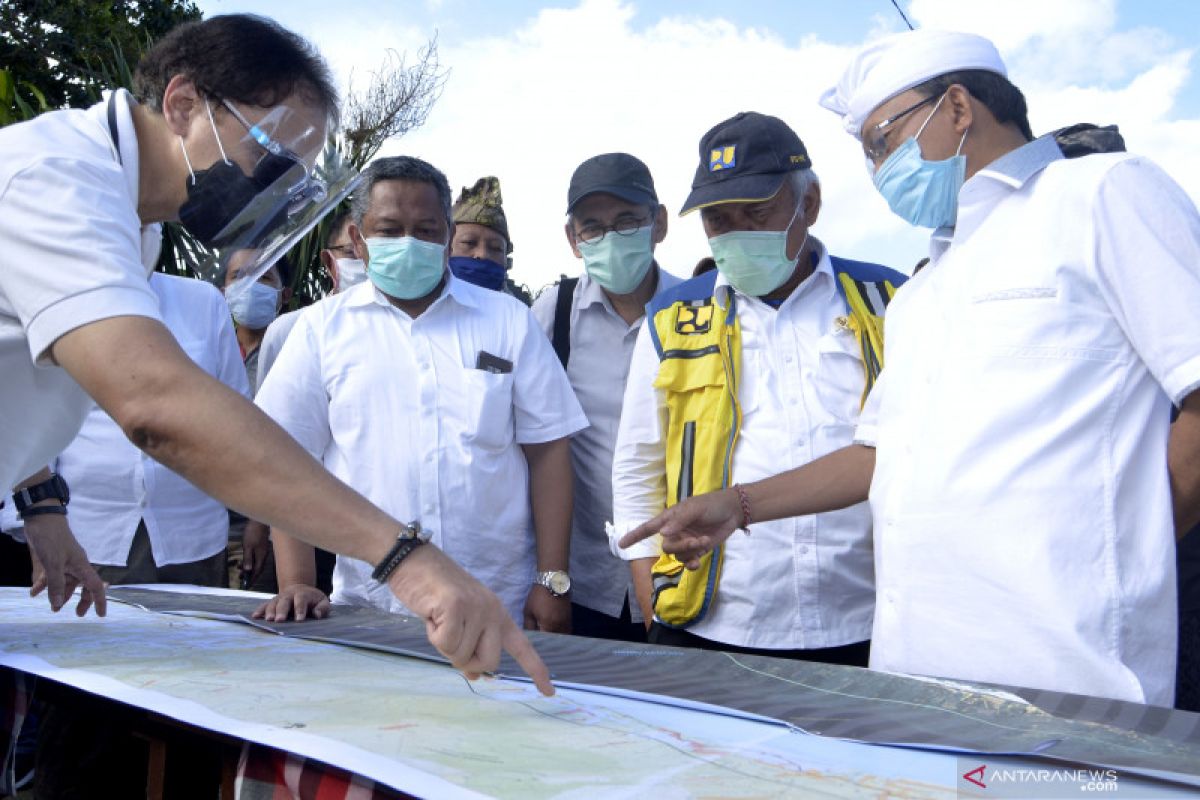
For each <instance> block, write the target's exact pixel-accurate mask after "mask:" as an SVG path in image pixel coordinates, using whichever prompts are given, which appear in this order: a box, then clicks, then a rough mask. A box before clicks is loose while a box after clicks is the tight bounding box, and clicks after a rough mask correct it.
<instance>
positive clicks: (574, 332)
mask: <svg viewBox="0 0 1200 800" xmlns="http://www.w3.org/2000/svg"><path fill="white" fill-rule="evenodd" d="M656 269H658V287H657V291H662V290H663V289H669V288H670V287H672V286H675V285H676V284H677V283H679V278H676V277H675V276H674V275H672V274H670V273H669V272H666V271H665V270H663V269H661V268H657V267H656ZM557 303H558V287H557V286H555V287H554V288H553V289H550V290H547V291H545V292H543V293H542V294H541V296H540V297H538V299H537V301H536V302H535V303H534V304H533V316H534V318H535V319H537V321H538V324H540V325H541V326H542V330H543V331H545V332H546V336H548V337H551V338H553V335H554V310H555V308H556V305H557ZM644 319H645V318H644V317H639V318H638V319H637V320H635V321H634V322H633V324H632V325H631V324H629V323H627V322H626V321H625V320H624V319H623V318H622V317H621V315H620V314H618V313H617V312H616V311H615V310H614V309H613V307H612V303H611V302H609V299H608V297H607V296H606V295H605V294H604V290H603V289H601V288H600V284H598V283H596V282H595V281H594V280H592V279H591V278H590V277H589V276H588V275H587V273H584V274H583V275H581V276H580V278H579V282H578V283H576V284H575V291H574V292H573V294H572V297H571V328H570V330H571V334H570V341H571V357H570V359H569V360H568V361H567V378H568V379H569V380H570V381H571V388H572V389H574V390H575V396H576V397H577V398H579V404H580V405H581V406H582V407H583V413H584V414H585V415H586V416H587V419H588V427H586V428H584V429H583V430H582V431H580V432H579V433H577V434H576V435H575V436H574V438H572V439H571V466H573V467H574V468H575V494H574V497H575V510H574V514H573V516H572V519H571V570H570V573H571V601H572V602H574V603H579V604H580V605H582V606H585V607H587V608H590V609H592V610H593V611H599V612H600V613H602V614H607V615H608V616H610V617H619V616H620V615H621V609H622V607H623V606H624V605H625V602H626V599H628V601H629V610H630V613H631V615H632V620H633V621H634V622H641V621H642V610H641V607H640V606H638V604H637V598H636V596H635V595H634V594H633V583H632V577H631V576H630V574H629V566H628V565H627V564H626V563H625V562H624V561H623V560H622V559H620V558H617V557H616V556H614V555H613V554H612V552H611V551H610V550H609V545H608V534H606V533H605V532H604V526H605V524H606V523H608V522H609V521H610V520H611V519H612V462H613V448H614V447H615V446H616V444H617V425H618V423H619V422H620V421H621V399H622V397H623V396H624V394H625V378H626V377H627V376H628V375H629V361H630V359H631V358H633V345H634V342H636V341H637V335H638V331H639V330H641V327H642V322H643V320H644Z"/></svg>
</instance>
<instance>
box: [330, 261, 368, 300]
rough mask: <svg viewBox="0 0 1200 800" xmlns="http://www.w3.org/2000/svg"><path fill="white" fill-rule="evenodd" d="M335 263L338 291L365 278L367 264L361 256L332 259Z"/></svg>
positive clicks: (344, 289) (355, 284) (342, 290)
mask: <svg viewBox="0 0 1200 800" xmlns="http://www.w3.org/2000/svg"><path fill="white" fill-rule="evenodd" d="M334 263H335V264H336V265H337V276H338V291H340V292H344V291H346V290H347V289H349V288H350V287H351V286H357V285H358V284H360V283H362V282H363V281H365V280H366V279H367V265H366V264H364V263H363V260H362V259H361V258H338V259H334Z"/></svg>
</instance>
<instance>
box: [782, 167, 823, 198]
mask: <svg viewBox="0 0 1200 800" xmlns="http://www.w3.org/2000/svg"><path fill="white" fill-rule="evenodd" d="M788 180H789V181H790V182H791V186H792V194H794V195H796V204H797V205H799V204H800V203H802V202H803V201H804V196H805V195H806V194H808V190H809V189H811V188H812V187H814V186H820V185H821V180H820V179H819V178H818V177H817V173H815V172H813V171H812V168H811V167H810V168H808V169H798V170H796V171H795V172H793V173H791V174H790V175H788Z"/></svg>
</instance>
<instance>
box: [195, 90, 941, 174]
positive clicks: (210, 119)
mask: <svg viewBox="0 0 1200 800" xmlns="http://www.w3.org/2000/svg"><path fill="white" fill-rule="evenodd" d="M939 102H940V101H939ZM204 110H205V111H207V112H208V124H209V125H211V126H212V132H213V138H214V139H216V140H217V149H218V150H220V151H221V160H222V161H224V162H225V163H226V164H229V163H231V162H230V160H229V156H227V155H225V146H224V145H222V144H221V134H219V133H217V121H216V120H214V119H213V115H212V107H211V106H210V105H209V104H208V98H207V97H206V98H204Z"/></svg>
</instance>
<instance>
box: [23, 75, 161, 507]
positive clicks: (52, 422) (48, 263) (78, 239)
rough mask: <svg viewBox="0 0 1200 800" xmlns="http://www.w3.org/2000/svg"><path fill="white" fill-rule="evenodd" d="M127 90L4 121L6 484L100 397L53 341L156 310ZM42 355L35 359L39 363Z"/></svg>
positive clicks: (41, 458)
mask: <svg viewBox="0 0 1200 800" xmlns="http://www.w3.org/2000/svg"><path fill="white" fill-rule="evenodd" d="M132 102H133V101H132V99H130V98H129V95H128V93H126V92H124V91H120V92H118V93H117V94H116V97H115V101H114V104H115V108H114V111H115V114H116V121H117V128H118V131H119V138H120V144H121V147H120V153H119V156H120V157H119V158H118V152H117V148H116V146H115V145H114V143H113V139H112V137H111V136H110V135H109V128H108V123H107V108H108V106H107V103H100V104H97V105H96V106H93V107H92V108H90V109H87V110H72V109H68V110H64V111H52V112H49V113H46V114H42V115H41V116H39V117H37V118H35V119H33V120H30V121H29V122H22V123H19V124H16V125H10V126H8V127H5V128H0V153H3V156H2V157H0V243H2V246H0V375H3V376H4V377H3V380H0V489H3V490H4V491H8V490H9V489H10V488H11V487H12V486H13V485H14V484H16V483H19V482H20V481H22V480H24V479H25V478H27V477H29V476H30V475H32V474H34V473H35V472H37V471H38V470H39V469H41V468H42V467H45V466H46V465H47V464H49V463H50V460H51V459H52V458H53V457H54V456H55V455H56V454H57V453H58V452H59V451H61V450H62V449H63V448H64V447H66V446H67V444H69V443H70V441H71V439H72V438H74V436H75V433H76V432H77V431H78V430H79V426H80V425H81V424H82V423H83V419H84V417H85V416H86V414H87V410H88V408H89V406H90V404H91V400H90V399H89V398H88V397H87V395H86V394H85V393H84V392H83V390H82V389H81V388H80V387H79V385H78V384H76V383H75V381H73V380H72V379H71V377H70V376H69V375H67V373H66V372H64V371H63V370H62V369H60V368H58V367H54V366H52V365H51V364H50V363H49V359H48V355H47V352H46V351H47V349H48V348H49V347H50V345H52V344H53V343H54V342H55V340H57V339H58V338H59V337H60V336H62V335H63V334H65V333H68V332H69V331H71V330H74V329H75V328H78V327H81V326H83V325H87V324H88V323H91V322H96V321H97V320H101V319H106V318H109V317H114V316H126V315H133V316H144V317H152V318H155V319H157V318H159V313H158V299H157V298H156V297H155V296H154V293H153V292H152V291H151V290H150V286H149V285H148V284H147V282H146V277H147V275H148V274H149V273H150V271H151V270H153V268H154V262H155V260H156V258H157V255H158V249H157V242H158V239H157V236H158V227H157V226H150V227H149V228H147V229H146V230H145V231H143V229H142V223H141V221H140V220H139V218H138V214H137V199H138V153H137V136H136V132H135V131H134V126H133V119H132V116H131V115H130V111H129V108H130V103H132ZM35 362H36V363H35Z"/></svg>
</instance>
